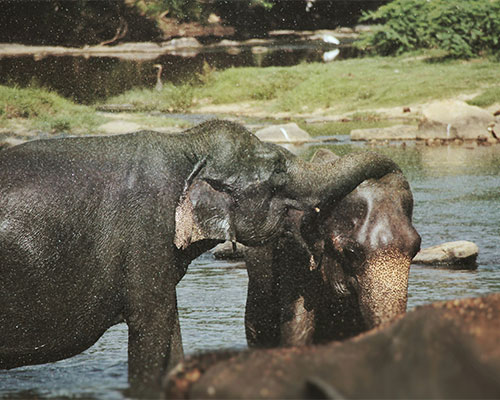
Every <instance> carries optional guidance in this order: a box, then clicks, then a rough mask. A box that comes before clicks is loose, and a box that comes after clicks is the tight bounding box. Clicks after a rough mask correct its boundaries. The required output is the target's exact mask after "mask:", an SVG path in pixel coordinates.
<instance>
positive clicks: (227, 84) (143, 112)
mask: <svg viewBox="0 0 500 400" xmlns="http://www.w3.org/2000/svg"><path fill="white" fill-rule="evenodd" d="M436 56H437V54H436V53H432V52H430V53H429V52H427V53H424V54H422V53H421V54H412V55H406V56H400V57H385V58H380V57H371V58H360V59H349V60H340V61H336V62H334V63H329V64H322V63H311V64H300V65H297V66H293V67H269V68H254V67H242V68H229V69H226V70H221V71H219V70H216V69H215V68H212V67H209V66H207V67H206V68H204V70H203V72H202V73H200V74H197V75H196V76H194V77H192V79H190V80H189V81H188V82H185V83H183V84H180V85H173V84H170V83H164V84H163V89H162V90H155V89H145V88H139V89H133V90H131V91H126V92H124V93H122V94H121V95H119V96H115V97H111V98H108V99H107V100H106V101H104V102H102V103H99V104H94V105H91V106H82V105H77V104H74V103H72V102H71V101H68V100H65V99H63V98H61V97H60V96H58V95H56V94H54V93H49V92H47V91H46V90H43V89H40V88H24V89H22V88H7V87H4V86H2V87H0V89H1V90H0V135H2V136H3V137H6V136H19V137H30V136H40V135H45V136H50V135H59V134H86V133H92V134H102V133H106V134H110V133H121V132H122V130H121V129H117V128H116V126H117V124H121V125H122V127H123V131H130V130H136V129H143V128H146V129H164V130H170V129H177V128H178V129H181V128H185V127H186V126H189V125H190V122H189V119H188V120H186V119H185V118H184V119H178V118H165V116H167V117H168V116H169V115H171V114H172V113H184V114H203V115H209V116H213V117H222V118H227V117H230V118H235V119H237V120H240V121H241V122H255V121H259V123H264V124H265V123H271V122H273V121H276V120H280V121H282V120H287V121H294V122H298V123H299V124H301V125H302V126H304V124H306V125H307V126H308V127H309V128H308V129H307V130H308V131H309V133H310V134H311V135H313V136H314V135H324V134H325V129H322V128H324V125H325V124H328V129H326V131H328V132H329V134H332V133H334V134H349V133H350V132H351V131H352V130H354V129H359V128H374V127H388V126H392V125H399V124H403V125H409V126H415V125H417V124H418V123H419V120H420V119H421V110H422V106H423V105H424V104H427V103H430V102H433V101H435V100H442V99H455V100H457V99H458V100H462V101H466V102H467V103H469V104H471V105H475V106H479V107H482V108H484V109H486V110H487V111H488V112H490V113H492V114H493V113H494V112H495V111H496V110H498V109H500V84H499V83H498V82H500V68H499V63H498V62H494V61H490V60H488V59H475V60H469V61H457V60H448V61H443V60H441V61H440V62H437V61H436ZM99 110H107V112H103V111H99ZM113 110H114V111H117V112H113V113H110V112H109V111H113ZM124 111H125V112H124ZM110 126H111V127H112V128H111V129H110ZM113 126H115V127H114V128H113Z"/></svg>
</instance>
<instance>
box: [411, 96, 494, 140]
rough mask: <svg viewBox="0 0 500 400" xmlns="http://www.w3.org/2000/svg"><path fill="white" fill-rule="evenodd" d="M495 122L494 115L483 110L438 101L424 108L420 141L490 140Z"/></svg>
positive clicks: (419, 134) (454, 101)
mask: <svg viewBox="0 0 500 400" xmlns="http://www.w3.org/2000/svg"><path fill="white" fill-rule="evenodd" d="M494 123H495V118H494V116H493V115H492V114H490V113H489V112H488V111H486V110H483V109H482V108H479V107H475V106H470V105H468V104H467V103H465V102H463V101H458V100H443V101H436V102H433V103H430V104H427V105H425V106H424V107H422V121H421V122H420V124H419V127H418V135H417V139H422V140H425V139H445V140H453V139H462V140H476V139H478V138H479V139H481V138H484V139H487V138H489V137H491V132H490V131H489V130H488V128H489V127H490V128H491V126H490V125H494Z"/></svg>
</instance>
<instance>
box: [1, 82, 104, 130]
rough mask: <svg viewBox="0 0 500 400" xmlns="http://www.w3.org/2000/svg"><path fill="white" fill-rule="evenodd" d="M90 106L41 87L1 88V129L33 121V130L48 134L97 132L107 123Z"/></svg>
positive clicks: (30, 123)
mask: <svg viewBox="0 0 500 400" xmlns="http://www.w3.org/2000/svg"><path fill="white" fill-rule="evenodd" d="M103 120H104V119H103V118H102V117H99V116H97V115H96V114H95V112H94V110H93V109H92V108H90V107H86V106H80V105H76V104H74V103H72V102H71V101H69V100H66V99H64V98H62V97H60V96H58V95H57V94H55V93H51V92H48V91H46V90H44V89H40V88H28V89H20V88H12V87H6V86H0V126H2V127H4V128H5V127H8V126H9V124H10V123H15V122H19V121H29V123H28V127H29V128H30V129H41V130H44V131H47V132H61V131H66V132H68V131H71V132H72V133H83V132H89V131H93V130H94V129H95V128H96V127H97V126H98V125H99V124H101V123H102V122H103Z"/></svg>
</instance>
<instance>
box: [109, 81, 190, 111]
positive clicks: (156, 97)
mask: <svg viewBox="0 0 500 400" xmlns="http://www.w3.org/2000/svg"><path fill="white" fill-rule="evenodd" d="M193 90H194V89H193V87H192V86H191V85H190V84H185V85H177V86H176V85H173V84H167V85H164V86H163V89H162V90H161V91H158V90H151V89H132V90H130V91H128V92H125V93H123V94H121V95H118V96H114V97H111V98H109V99H108V100H107V101H106V103H108V104H125V103H126V104H131V105H133V106H134V109H135V110H136V111H160V112H165V113H168V112H180V111H186V110H187V109H189V108H190V107H191V105H192V103H193Z"/></svg>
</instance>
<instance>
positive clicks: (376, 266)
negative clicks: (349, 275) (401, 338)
mask: <svg viewBox="0 0 500 400" xmlns="http://www.w3.org/2000/svg"><path fill="white" fill-rule="evenodd" d="M410 263H411V257H410V256H408V255H407V254H404V253H403V252H401V251H400V250H397V249H382V250H379V251H377V252H375V253H374V254H373V255H372V256H371V257H370V258H369V259H367V260H366V262H365V265H364V267H363V270H362V273H361V274H360V275H358V276H357V291H358V299H359V305H360V308H361V314H362V315H363V318H364V320H365V322H366V324H367V325H368V327H369V328H374V327H376V326H378V325H380V324H382V323H384V322H387V321H390V320H391V319H393V318H394V317H396V316H398V315H400V314H403V313H404V312H405V311H406V304H407V300H408V276H409V271H410Z"/></svg>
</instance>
